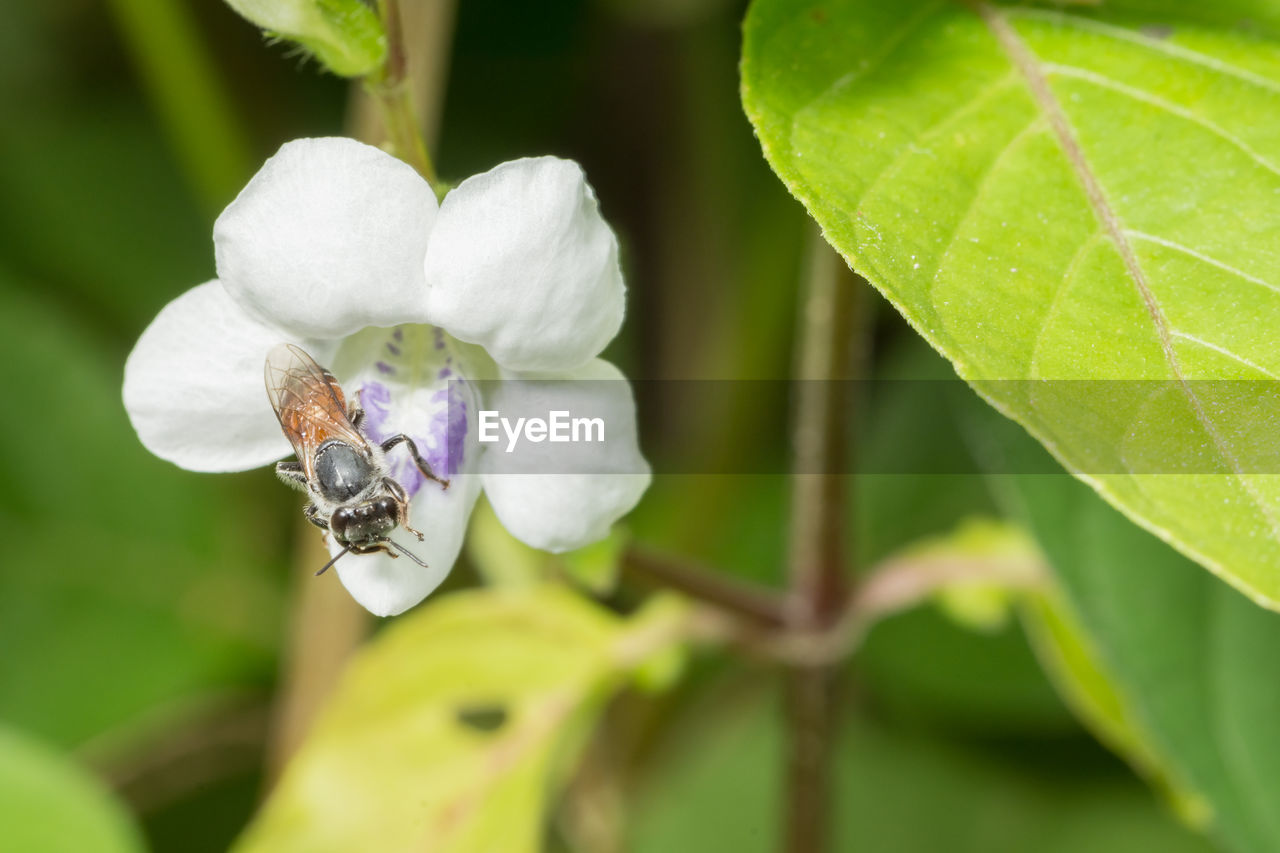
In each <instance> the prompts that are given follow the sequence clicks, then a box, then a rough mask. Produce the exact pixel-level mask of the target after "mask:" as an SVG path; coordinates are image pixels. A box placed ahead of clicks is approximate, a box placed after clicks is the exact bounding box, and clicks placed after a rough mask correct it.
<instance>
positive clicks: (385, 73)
mask: <svg viewBox="0 0 1280 853" xmlns="http://www.w3.org/2000/svg"><path fill="white" fill-rule="evenodd" d="M378 13H379V15H380V16H381V17H382V26H383V28H384V29H385V30H386V34H387V60H386V62H385V63H384V64H383V67H382V71H381V72H380V73H378V74H376V75H373V76H371V77H370V78H369V79H368V81H367V86H368V90H369V93H370V94H371V95H372V96H373V97H374V99H375V100H376V101H377V103H378V106H379V108H380V112H381V114H382V124H383V129H384V131H385V132H386V137H387V143H388V144H389V145H390V147H391V152H392V153H393V154H395V156H397V157H399V158H400V159H401V160H403V161H405V162H406V163H408V164H409V165H410V166H412V167H413V168H414V169H416V170H417V172H418V174H420V175H422V177H423V178H425V179H426V180H427V183H429V184H431V185H432V186H433V187H434V186H435V185H436V183H437V182H438V180H439V179H438V178H437V177H436V170H435V166H434V165H433V164H432V162H431V156H430V155H429V154H428V153H427V143H426V141H425V140H424V139H423V136H422V127H421V125H420V124H419V120H418V118H417V116H416V114H415V110H414V96H413V87H412V83H413V77H412V75H411V74H410V71H409V57H408V54H407V53H406V51H405V42H404V29H403V20H402V17H401V13H400V0H378Z"/></svg>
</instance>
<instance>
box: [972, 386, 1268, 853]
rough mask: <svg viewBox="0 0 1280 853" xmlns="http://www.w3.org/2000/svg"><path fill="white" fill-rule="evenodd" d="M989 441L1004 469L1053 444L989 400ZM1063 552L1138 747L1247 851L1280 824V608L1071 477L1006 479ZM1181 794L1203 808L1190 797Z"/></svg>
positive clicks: (1051, 544) (1079, 606)
mask: <svg viewBox="0 0 1280 853" xmlns="http://www.w3.org/2000/svg"><path fill="white" fill-rule="evenodd" d="M972 417H973V418H974V422H975V423H976V424H980V425H981V426H980V434H981V435H982V436H983V438H982V440H981V442H980V446H981V448H982V453H983V454H984V455H986V456H987V457H989V460H990V462H989V464H990V465H991V467H992V470H994V471H1007V470H1022V468H1020V466H1021V465H1023V464H1025V461H1024V460H1025V458H1026V457H1027V456H1029V455H1037V454H1043V453H1044V451H1043V450H1042V449H1041V448H1040V447H1039V446H1038V445H1036V444H1035V443H1034V442H1033V441H1032V440H1031V439H1030V438H1029V437H1027V436H1026V435H1025V434H1023V433H1021V431H1020V430H1019V429H1018V428H1017V427H1016V426H1013V425H1011V424H1009V423H1008V422H1007V421H1003V420H1001V419H999V418H992V416H991V415H989V414H988V413H987V411H986V410H985V409H983V408H981V407H978V408H975V409H974V410H973V412H972ZM997 482H998V484H999V486H1000V490H1001V493H1002V494H1003V495H1004V496H1005V498H1006V500H1007V503H1008V505H1009V507H1010V510H1011V512H1014V513H1016V514H1017V515H1018V516H1020V517H1022V518H1024V519H1025V521H1026V523H1027V525H1028V526H1029V528H1030V529H1031V530H1032V531H1033V532H1034V533H1035V535H1036V537H1037V538H1038V539H1039V541H1040V543H1041V545H1042V547H1043V548H1044V550H1045V553H1046V555H1047V556H1048V558H1049V559H1050V560H1051V561H1052V562H1053V565H1054V566H1055V568H1056V570H1057V575H1058V577H1059V579H1060V581H1061V585H1062V589H1063V592H1064V594H1065V596H1066V598H1067V600H1068V601H1069V604H1070V606H1071V608H1072V611H1073V612H1074V613H1075V614H1077V616H1078V618H1079V624H1080V625H1081V626H1083V628H1084V629H1085V631H1086V632H1087V634H1088V637H1089V640H1090V642H1091V643H1092V644H1093V645H1094V647H1095V648H1096V649H1097V653H1098V657H1099V660H1100V662H1101V663H1102V665H1103V666H1104V667H1105V669H1106V671H1107V672H1108V673H1109V674H1110V675H1111V676H1112V677H1113V678H1114V679H1115V689H1116V691H1117V693H1118V694H1119V697H1120V698H1121V700H1122V702H1123V704H1124V706H1125V707H1126V708H1128V709H1131V713H1132V715H1133V719H1134V722H1135V727H1136V731H1137V732H1138V733H1141V735H1143V737H1144V740H1145V743H1144V744H1143V747H1142V750H1143V752H1144V753H1145V754H1146V757H1147V758H1148V759H1156V758H1158V760H1159V762H1160V766H1159V768H1158V772H1159V773H1160V775H1161V776H1163V777H1164V779H1165V780H1167V781H1168V783H1169V784H1173V785H1176V786H1178V787H1186V788H1189V789H1190V790H1191V791H1192V792H1194V794H1196V795H1199V797H1201V798H1203V800H1204V804H1207V806H1208V808H1209V809H1210V810H1211V815H1209V816H1206V815H1205V814H1204V806H1203V805H1200V806H1199V814H1198V815H1196V814H1194V813H1193V816H1196V817H1199V818H1200V820H1201V821H1202V822H1203V821H1204V820H1205V819H1206V818H1210V819H1211V829H1212V831H1213V834H1214V835H1216V836H1217V837H1219V838H1221V839H1222V840H1223V841H1225V842H1226V843H1227V844H1228V845H1229V846H1230V847H1231V848H1233V849H1237V850H1270V849H1273V848H1275V847H1276V845H1277V844H1280V835H1277V832H1278V829H1277V826H1276V823H1275V820H1274V812H1273V810H1272V809H1271V808H1270V805H1269V803H1270V802H1271V794H1270V793H1269V792H1270V791H1273V790H1275V788H1276V786H1277V785H1280V737H1277V736H1276V734H1275V725H1274V721H1275V719H1276V717H1277V715H1278V714H1280V686H1277V682H1276V679H1275V678H1274V676H1273V674H1272V663H1271V662H1272V660H1273V658H1272V657H1271V654H1272V653H1273V652H1274V650H1280V615H1278V614H1275V613H1272V612H1270V611H1268V610H1264V609H1263V608H1261V607H1258V606H1257V605H1256V604H1254V603H1253V602H1251V601H1249V600H1248V599H1246V598H1245V597H1244V596H1243V595H1241V594H1240V593H1238V592H1236V591H1235V590H1233V589H1232V588H1231V587H1229V586H1227V585H1226V584H1224V583H1222V582H1221V581H1219V580H1217V579H1216V578H1214V577H1212V576H1211V575H1209V574H1208V573H1207V572H1205V571H1203V569H1201V568H1200V567H1199V566H1197V565H1196V564H1195V563H1193V562H1191V561H1190V560H1188V559H1187V558H1186V557H1183V556H1182V555H1181V554H1179V553H1178V552H1177V551H1175V550H1173V549H1172V548H1171V547H1169V546H1168V545H1167V544H1165V543H1163V542H1161V541H1160V540H1159V539H1157V538H1156V537H1154V536H1152V535H1151V534H1150V533H1147V532H1146V531H1144V530H1142V529H1140V528H1138V527H1137V526H1135V525H1133V524H1132V523H1131V522H1129V521H1128V520H1127V519H1125V518H1124V517H1123V516H1122V515H1120V513H1118V512H1117V511H1116V510H1114V509H1112V508H1111V507H1109V506H1108V505H1107V504H1105V503H1104V502H1102V501H1101V499H1099V498H1097V497H1096V496H1095V495H1094V494H1093V493H1092V492H1091V491H1090V490H1089V489H1088V488H1087V487H1086V486H1084V485H1082V484H1080V483H1078V482H1077V481H1075V480H1073V479H1072V478H1070V477H1066V476H1037V477H1032V476H1008V475H1001V476H998V477H997ZM1184 805H1190V806H1192V807H1193V808H1194V807H1195V806H1196V804H1195V803H1194V801H1192V802H1184Z"/></svg>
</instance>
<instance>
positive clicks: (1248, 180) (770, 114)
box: [743, 0, 1280, 607]
mask: <svg viewBox="0 0 1280 853" xmlns="http://www.w3.org/2000/svg"><path fill="white" fill-rule="evenodd" d="M1278 25H1280V12H1278V11H1277V7H1276V6H1275V5H1274V4H1268V3H1263V2H1260V0H1259V2H1234V3H1227V4H1193V3H1189V2H1167V3H1159V2H1105V3H1072V4H1055V5H1053V6H1052V7H1051V8H1036V7H1034V6H1029V5H1018V6H1006V5H991V4H986V3H982V2H972V3H961V2H946V0H904V2H901V3H892V4H889V3H878V2H874V0H757V2H756V3H754V4H753V6H752V9H751V12H750V15H749V16H748V20H747V24H746V37H745V46H744V62H743V96H744V101H745V105H746V109H747V112H748V113H749V115H750V117H751V119H752V122H753V123H754V125H755V128H756V132H757V134H758V135H759V137H760V141H761V144H762V145H763V148H764V152H765V155H766V156H767V158H768V159H769V162H770V163H771V165H772V166H773V168H774V170H775V171H776V172H777V173H778V174H779V175H780V176H781V177H782V178H783V180H784V181H785V182H786V184H787V186H788V187H789V188H790V190H791V191H792V192H793V193H794V194H795V195H796V196H797V197H798V198H799V199H800V200H801V201H802V202H803V203H804V204H805V206H806V207H807V208H808V210H809V212H810V213H811V214H812V215H813V216H814V217H815V218H816V219H817V220H818V222H819V223H820V224H821V225H822V227H823V229H824V232H825V235H826V237H827V239H828V240H830V241H831V242H832V243H833V244H834V245H835V246H836V247H837V248H838V249H839V250H840V251H841V252H842V253H843V254H844V256H845V257H846V258H847V259H848V260H849V261H850V263H851V264H853V266H854V267H855V268H856V269H857V270H858V271H859V272H861V273H863V274H864V275H865V276H866V277H867V278H868V279H869V280H870V281H871V282H872V283H873V284H875V285H876V286H877V287H878V288H879V289H880V290H881V291H882V292H883V293H884V294H885V295H886V296H887V297H888V298H889V299H890V300H891V301H892V302H893V303H894V305H895V306H896V307H897V308H898V310H899V311H901V312H902V313H903V315H904V316H905V317H906V318H907V319H908V321H909V322H910V323H911V324H912V325H913V326H914V327H915V328H916V329H917V330H918V331H919V332H920V333H921V334H923V335H924V336H925V337H926V338H927V339H928V340H929V341H930V343H931V344H933V346H934V347H936V348H937V349H938V350H939V351H941V352H942V353H943V354H944V355H946V356H947V358H949V359H950V360H951V362H952V363H953V364H954V365H955V367H956V370H957V371H958V372H959V373H960V375H961V376H962V377H964V378H965V379H967V380H969V381H970V382H971V383H973V384H975V386H976V387H977V388H978V390H979V392H980V393H981V394H982V395H983V396H984V397H986V398H987V399H988V401H989V402H991V403H992V404H993V405H995V406H996V407H997V408H998V409H1000V410H1001V411H1002V412H1004V413H1006V414H1008V415H1009V416H1011V417H1012V418H1014V419H1015V420H1017V421H1018V422H1020V423H1022V424H1023V425H1024V426H1026V427H1027V428H1028V429H1029V430H1030V431H1031V432H1032V433H1033V434H1034V435H1035V436H1036V437H1037V438H1038V439H1039V440H1040V441H1041V442H1042V443H1044V444H1045V445H1046V446H1047V447H1048V448H1049V449H1050V450H1051V451H1052V452H1053V453H1054V455H1055V456H1057V458H1058V459H1059V460H1061V461H1062V462H1064V463H1065V464H1066V465H1067V467H1068V468H1069V469H1071V470H1072V471H1073V472H1075V473H1077V474H1079V475H1081V476H1084V477H1086V478H1087V479H1088V481H1089V482H1090V484H1091V485H1092V486H1094V488H1096V489H1097V490H1098V491H1099V492H1100V493H1102V494H1103V495H1104V496H1105V497H1106V498H1107V499H1108V500H1109V501H1110V502H1111V503H1113V504H1114V505H1115V506H1117V507H1118V508H1120V509H1121V510H1122V511H1123V512H1124V513H1125V514H1127V515H1128V516H1130V517H1131V518H1133V519H1135V520H1136V521H1138V522H1139V523H1141V524H1142V525H1144V526H1146V527H1148V528H1150V529H1152V530H1154V531H1156V532H1158V533H1159V534H1160V535H1161V536H1163V537H1166V538H1167V539H1169V540H1170V541H1172V542H1173V543H1174V544H1175V545H1177V546H1178V547H1179V548H1180V549H1181V550H1182V551H1183V552H1184V553H1187V554H1189V555H1191V556H1193V557H1194V558H1196V559H1198V560H1200V561H1201V562H1202V563H1204V564H1205V565H1206V566H1208V567H1209V568H1210V569H1211V570H1213V571H1215V572H1217V573H1219V574H1221V575H1222V576H1223V577H1225V578H1226V579H1227V580H1229V581H1230V582H1231V583H1233V584H1235V585H1236V586H1238V587H1239V588H1241V589H1242V590H1244V591H1245V592H1246V593H1248V594H1249V595H1250V596H1252V597H1254V598H1256V599H1258V600H1259V601H1261V602H1263V603H1264V604H1266V605H1268V606H1272V607H1274V606H1277V605H1278V604H1280V535H1278V533H1280V482H1277V478H1275V477H1269V476H1263V475H1259V474H1257V473H1256V472H1258V471H1259V470H1267V469H1266V468H1265V467H1261V466H1264V465H1266V464H1270V465H1271V466H1272V467H1274V462H1273V461H1271V462H1269V463H1268V462H1267V461H1266V460H1268V459H1270V460H1274V458H1275V454H1276V451H1277V448H1278V445H1277V442H1278V441H1280V436H1277V433H1276V431H1275V430H1274V429H1271V428H1270V426H1269V425H1268V424H1266V421H1267V420H1268V417H1267V415H1266V413H1268V412H1269V413H1274V411H1275V406H1274V402H1271V401H1269V400H1268V399H1267V398H1266V396H1265V395H1267V394H1272V393H1274V392H1273V391H1271V390H1268V389H1267V388H1266V386H1267V385H1269V384H1270V383H1254V384H1252V385H1251V386H1249V387H1246V388H1240V387H1236V386H1224V385H1223V384H1222V383H1217V384H1214V383H1209V384H1205V383H1197V382H1193V381H1190V380H1195V379H1209V380H1234V379H1263V378H1276V377H1277V376H1278V375H1280V348H1277V347H1276V346H1275V345H1274V341H1273V335H1274V332H1273V330H1274V329H1276V328H1277V327H1280V254H1277V253H1276V252H1275V248H1274V247H1275V244H1276V237H1277V234H1278V233H1280V122H1277V121H1274V120H1270V117H1273V116H1276V115H1278V114H1280V61H1278V60H1277V56H1278V55H1280V54H1277V52H1276V47H1275V42H1274V41H1273V40H1272V38H1271V37H1272V36H1273V35H1274V34H1275V33H1276V32H1277V31H1278ZM1028 379H1053V380H1063V379H1090V380H1118V379H1127V380H1154V381H1151V382H1145V383H1130V382H1096V383H1093V384H1090V385H1087V386H1081V385H1080V384H1078V383H1065V382H1047V383H1045V382H1025V381H1012V382H997V381H993V380H1028ZM1246 385H1248V384H1247V383H1246ZM1260 425H1262V426H1264V427H1265V428H1262V429H1259V428H1258V427H1259V426H1260ZM1154 470H1162V471H1166V472H1168V471H1178V472H1180V473H1178V474H1177V475H1176V476H1174V475H1168V476H1159V477H1157V476H1150V472H1152V471H1154Z"/></svg>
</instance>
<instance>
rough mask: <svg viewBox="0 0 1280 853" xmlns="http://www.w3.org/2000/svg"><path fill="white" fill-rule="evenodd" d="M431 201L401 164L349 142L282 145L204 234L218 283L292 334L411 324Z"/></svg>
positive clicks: (419, 306) (421, 302)
mask: <svg viewBox="0 0 1280 853" xmlns="http://www.w3.org/2000/svg"><path fill="white" fill-rule="evenodd" d="M437 210H438V205H437V203H436V199H435V195H434V194H433V193H432V191H431V187H430V186H428V184H427V182H426V181H424V180H423V179H422V178H421V177H419V176H418V174H417V173H416V172H414V170H413V169H412V168H411V167H410V166H408V165H407V164H405V163H402V162H401V161H399V160H397V159H396V158H394V157H392V156H391V155H389V154H387V153H385V152H383V151H380V150H379V149H377V148H374V147H372V146H369V145H365V144H363V143H360V142H357V141H355V140H354V139H343V138H326V139H299V140H295V141H293V142H288V143H285V145H284V146H282V147H281V148H280V150H279V152H277V153H276V155H275V156H274V157H272V158H271V159H269V160H268V161H267V162H266V163H265V164H264V165H263V167H262V168H261V169H260V170H259V171H258V174H256V175H254V176H253V179H252V180H250V181H249V183H248V185H247V186H246V187H245V188H244V189H243V190H242V191H241V192H240V195H239V196H238V197H237V198H236V200H235V201H233V202H232V203H231V204H230V205H229V206H228V207H227V209H226V210H224V211H223V212H222V215H221V216H219V217H218V221H217V222H216V223H215V224H214V226H213V242H214V250H215V254H216V257H217V263H218V276H219V278H221V280H222V283H223V285H224V286H225V287H226V288H227V292H228V293H230V294H231V295H232V296H233V297H234V298H235V299H236V300H237V301H238V302H239V303H240V304H241V305H242V306H244V308H245V309H246V310H248V311H249V312H250V313H252V314H254V315H255V316H258V317H260V318H263V319H264V320H266V321H267V322H270V323H271V324H273V325H276V326H279V327H281V328H283V329H286V330H288V331H290V332H292V333H293V334H295V335H299V336H301V337H318V338H336V337H342V336H344V335H348V334H350V333H352V332H354V331H356V330H357V329H360V328H363V327H365V326H390V325H394V324H396V323H402V322H415V321H421V319H422V316H423V312H424V309H425V289H426V280H425V278H424V275H423V268H422V263H423V258H424V257H425V254H426V249H427V236H428V232H429V231H430V229H431V224H432V222H433V221H434V220H435V217H436V213H437Z"/></svg>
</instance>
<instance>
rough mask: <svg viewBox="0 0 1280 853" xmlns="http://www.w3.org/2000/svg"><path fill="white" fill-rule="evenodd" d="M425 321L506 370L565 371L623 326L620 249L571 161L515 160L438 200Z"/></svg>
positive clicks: (588, 356) (428, 264) (429, 255)
mask: <svg viewBox="0 0 1280 853" xmlns="http://www.w3.org/2000/svg"><path fill="white" fill-rule="evenodd" d="M426 277H427V283H428V286H429V289H428V291H427V310H428V317H429V322H431V323H434V324H435V325H438V326H443V327H444V328H445V329H447V330H448V331H449V333H450V334H451V335H453V336H454V337H456V338H458V339H460V340H463V341H467V342H469V343H475V344H480V345H481V346H483V347H484V348H485V349H487V350H488V351H489V354H490V355H492V356H493V358H494V359H495V360H496V361H497V362H498V363H499V364H501V365H502V366H503V367H506V368H509V369H512V370H538V371H548V370H567V369H572V368H574V367H578V366H580V365H582V364H584V363H586V362H587V361H588V360H590V359H591V358H594V357H595V356H596V355H598V354H599V353H600V351H601V350H602V349H604V347H605V344H607V343H608V342H609V341H610V340H612V339H613V336H614V335H616V334H617V332H618V327H619V326H620V325H621V324H622V311H623V302H624V296H625V288H624V287H623V283H622V271H621V269H620V268H619V266H618V240H617V238H616V237H615V236H614V234H613V231H612V230H610V228H609V226H608V225H606V224H605V221H604V220H603V219H602V218H601V217H600V212H599V207H598V205H597V203H596V197H595V193H594V192H593V191H592V189H591V187H590V186H589V185H588V184H587V182H586V178H585V177H584V176H583V174H582V168H581V167H580V166H578V164H577V163H574V162H573V161H571V160H560V159H557V158H555V157H537V158H530V159H524V160H512V161H511V162H508V163H503V164H501V165H499V166H497V167H496V168H494V169H491V170H490V171H488V172H485V173H484V174H482V175H476V176H475V177H472V178H468V179H467V180H465V181H463V182H462V183H461V184H460V185H459V186H458V187H457V188H456V189H454V190H453V191H452V192H450V193H449V194H448V195H447V196H445V200H444V204H443V205H442V206H441V208H440V218H439V221H438V222H437V223H436V227H435V229H434V230H433V231H432V234H431V240H430V243H429V245H428V246H427V260H426Z"/></svg>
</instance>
